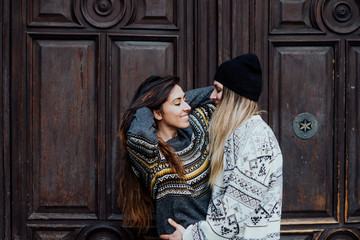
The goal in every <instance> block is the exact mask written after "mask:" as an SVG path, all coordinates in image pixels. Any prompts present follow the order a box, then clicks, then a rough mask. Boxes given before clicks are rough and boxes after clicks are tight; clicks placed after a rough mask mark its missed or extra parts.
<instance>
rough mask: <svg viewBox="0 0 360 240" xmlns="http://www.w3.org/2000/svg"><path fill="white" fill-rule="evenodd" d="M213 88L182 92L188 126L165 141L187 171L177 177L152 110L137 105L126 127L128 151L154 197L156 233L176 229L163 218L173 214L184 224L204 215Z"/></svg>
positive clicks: (164, 232) (209, 191)
mask: <svg viewBox="0 0 360 240" xmlns="http://www.w3.org/2000/svg"><path fill="white" fill-rule="evenodd" d="M212 90H213V88H212V87H207V88H201V89H195V90H191V91H189V92H186V98H187V102H188V104H189V105H190V106H191V108H192V111H191V113H190V114H189V122H190V127H188V128H186V129H179V130H178V135H177V136H176V137H174V138H172V139H170V140H169V141H167V144H169V145H170V146H172V147H173V148H174V149H175V153H176V155H177V156H178V157H179V158H180V159H181V160H182V161H183V166H184V170H185V176H184V177H183V178H180V177H179V176H178V174H176V173H175V171H174V170H173V169H171V168H170V165H169V163H168V161H167V160H166V159H165V158H164V156H163V155H162V154H161V153H160V152H159V148H158V141H157V137H156V131H155V128H154V127H153V124H154V116H153V114H152V112H151V111H150V109H148V108H141V109H138V110H137V111H136V114H135V117H134V119H133V121H132V123H131V126H130V129H129V131H128V135H127V136H128V138H127V150H128V151H129V153H130V154H129V156H130V160H131V163H132V168H133V171H134V173H135V174H136V175H137V177H138V178H140V180H141V181H142V182H143V183H144V184H145V186H146V187H147V188H148V189H149V191H150V192H151V195H152V198H153V199H154V202H155V209H156V226H157V231H158V234H171V233H173V231H174V230H175V229H174V228H173V227H172V226H171V225H170V224H169V223H168V221H167V219H168V218H172V219H174V220H175V221H176V222H177V223H179V224H181V225H183V226H184V227H187V226H188V225H190V224H193V223H195V222H198V221H200V220H203V219H205V217H206V212H207V207H208V204H209V200H210V194H211V189H210V187H209V186H208V178H209V173H210V168H209V166H210V165H209V164H210V163H209V159H208V158H207V155H208V153H207V150H206V147H207V144H208V141H209V136H208V125H209V120H210V118H211V116H212V114H213V112H214V110H215V106H214V105H213V103H212V101H210V99H209V96H210V94H211V91H212Z"/></svg>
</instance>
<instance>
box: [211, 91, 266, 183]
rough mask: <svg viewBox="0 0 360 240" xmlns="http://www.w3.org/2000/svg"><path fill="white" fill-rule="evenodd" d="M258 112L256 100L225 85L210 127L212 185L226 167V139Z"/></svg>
mask: <svg viewBox="0 0 360 240" xmlns="http://www.w3.org/2000/svg"><path fill="white" fill-rule="evenodd" d="M258 113H259V111H258V104H257V103H256V102H254V101H252V100H250V99H248V98H246V97H243V96H240V95H239V94H237V93H235V92H234V91H232V90H230V89H228V88H226V87H225V86H224V88H223V94H222V98H221V101H220V103H219V105H218V106H217V108H216V110H215V112H214V115H213V116H212V119H211V123H210V127H209V133H210V142H209V157H210V159H211V161H210V162H211V174H210V180H209V184H210V185H214V183H215V182H216V179H217V177H218V176H219V175H220V174H221V173H222V171H223V169H224V166H223V158H224V149H225V143H226V140H227V139H228V138H229V137H230V135H231V133H232V132H233V131H234V130H235V129H237V128H238V127H239V126H240V125H241V124H243V123H244V122H245V121H246V120H248V119H250V118H251V117H252V116H253V115H256V114H258Z"/></svg>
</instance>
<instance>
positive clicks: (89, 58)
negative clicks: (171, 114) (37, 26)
mask: <svg viewBox="0 0 360 240" xmlns="http://www.w3.org/2000/svg"><path fill="white" fill-rule="evenodd" d="M53 37H54V36H49V37H48V38H47V39H30V42H31V45H30V49H31V53H30V54H29V55H30V56H31V57H32V61H31V62H30V69H31V72H30V77H29V82H28V89H29V94H28V99H27V102H28V104H29V108H28V110H29V114H28V116H29V118H28V120H29V122H28V129H29V132H28V138H27V139H28V141H27V144H26V145H27V146H28V154H29V155H27V158H28V161H27V163H28V164H27V165H28V168H27V170H28V172H27V176H28V179H29V181H27V185H28V188H27V189H28V191H27V196H29V197H28V198H27V201H28V205H29V206H31V208H30V209H28V211H29V213H28V217H29V219H34V220H35V219H42V218H44V217H46V218H47V219H52V218H56V219H64V218H65V219H67V218H79V215H82V214H84V216H82V217H81V218H90V219H91V218H97V199H96V189H98V186H97V185H96V184H97V181H96V179H97V177H98V176H97V175H98V172H97V170H96V166H97V165H98V164H99V162H98V161H99V160H98V159H100V157H99V156H98V151H97V149H98V148H99V146H98V145H99V144H100V142H99V141H98V139H99V136H98V124H99V122H98V121H97V120H96V119H99V117H98V115H99V114H98V110H99V109H100V106H99V101H98V95H97V92H100V91H101V89H99V86H98V81H97V79H98V76H97V69H96V66H97V65H98V59H97V58H96V49H97V43H96V41H95V40H86V39H83V40H77V41H75V40H67V39H56V40H54V39H51V38H53ZM30 38H31V37H30ZM69 38H70V37H69ZM50 39H51V40H50Z"/></svg>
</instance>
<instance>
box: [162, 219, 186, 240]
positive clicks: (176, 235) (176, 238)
mask: <svg viewBox="0 0 360 240" xmlns="http://www.w3.org/2000/svg"><path fill="white" fill-rule="evenodd" d="M168 222H169V223H170V225H171V226H173V227H174V228H175V229H176V230H175V232H173V233H172V234H171V235H169V234H162V235H160V238H161V239H168V240H182V235H183V233H184V231H185V228H184V227H183V226H181V225H180V224H177V223H176V222H175V221H174V220H172V219H171V218H169V220H168Z"/></svg>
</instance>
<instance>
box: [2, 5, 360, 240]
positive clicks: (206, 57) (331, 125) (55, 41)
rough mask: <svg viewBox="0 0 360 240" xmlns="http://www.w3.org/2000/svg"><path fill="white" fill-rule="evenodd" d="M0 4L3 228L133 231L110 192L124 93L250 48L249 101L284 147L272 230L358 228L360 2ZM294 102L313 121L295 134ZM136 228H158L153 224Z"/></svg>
mask: <svg viewBox="0 0 360 240" xmlns="http://www.w3.org/2000/svg"><path fill="white" fill-rule="evenodd" d="M0 7H1V9H2V15H1V20H0V21H1V22H0V23H1V24H0V34H1V35H2V39H1V41H0V54H1V58H0V66H2V67H1V68H0V76H1V79H0V85H1V87H2V88H1V89H2V90H1V92H2V97H1V98H0V116H1V120H0V122H1V123H2V126H1V130H2V134H1V139H0V153H1V154H0V195H1V197H0V225H1V227H0V238H1V239H6V240H10V239H16V240H19V239H21V240H25V239H50V238H51V239H82V240H88V239H96V238H104V239H109V240H111V239H119V238H120V239H137V237H136V234H135V231H134V230H133V229H129V228H127V227H126V226H123V223H122V219H123V216H122V214H121V212H120V210H119V208H118V206H117V203H116V198H117V193H118V183H117V182H118V169H119V167H120V166H121V164H122V162H121V160H120V155H121V150H120V149H119V139H118V137H117V131H118V124H119V122H120V117H121V115H122V113H123V111H124V110H125V108H126V107H127V106H128V104H129V101H130V99H131V97H132V94H133V92H134V91H135V89H136V88H137V86H138V85H139V84H140V83H141V82H142V81H143V79H145V78H146V77H147V76H148V75H150V74H175V75H178V76H179V77H180V79H181V81H180V84H181V86H182V87H183V88H184V89H191V88H194V87H202V86H206V85H210V84H212V81H213V76H214V73H215V70H216V67H217V66H218V64H220V63H222V62H223V61H225V60H228V59H230V58H232V57H235V56H237V55H239V54H242V53H246V52H253V53H256V54H257V55H258V56H259V58H260V61H261V64H262V67H263V79H264V85H263V86H264V87H263V94H262V96H261V99H260V105H261V107H262V109H265V110H267V114H265V115H264V118H265V120H267V121H268V122H269V124H270V126H271V127H272V128H273V129H274V131H275V134H276V135H277V137H278V139H279V142H280V145H281V147H282V149H283V155H284V201H283V224H282V234H281V235H282V236H281V239H318V240H324V239H327V240H330V239H360V205H359V201H360V191H359V189H358V188H359V187H358V186H359V185H360V180H359V179H360V178H359V168H360V165H359V158H360V150H358V146H359V142H360V138H359V136H360V135H359V134H358V132H359V128H360V123H359V120H358V116H359V114H360V108H359V106H360V102H359V97H358V96H359V94H360V92H359V89H360V85H359V81H358V79H359V73H360V72H359V71H360V70H359V69H360V65H359V62H360V57H359V56H360V55H359V53H360V38H359V34H360V20H359V19H360V17H359V15H360V14H359V13H360V3H359V1H357V0H340V1H339V0H316V1H311V0H295V1H294V0H271V1H263V0H244V1H237V0H231V1H226V0H217V1H205V0H190V1H181V0H160V1H155V0H142V1H136V0H119V1H110V0H99V1H98V0H76V1H66V0H60V1H41V0H34V1H28V0H13V1H10V0H1V1H0ZM10 9H11V11H10ZM10 23H11V25H10ZM10 37H11V38H10ZM10 39H11V42H10ZM10 79H11V81H10ZM10 87H11V88H10ZM10 107H11V108H10ZM303 112H310V113H312V114H313V115H314V116H315V117H316V118H317V119H318V122H319V130H318V132H317V133H316V134H315V135H314V136H313V137H312V138H310V139H307V140H303V139H299V138H298V137H297V136H295V134H294V131H293V129H292V124H293V121H294V118H295V117H296V116H297V115H298V114H300V113H303ZM10 177H11V178H10ZM10 200H11V201H10ZM3 226H4V227H3ZM144 239H158V237H157V236H156V229H155V226H153V227H152V228H151V230H150V232H149V233H147V234H146V235H145V236H144Z"/></svg>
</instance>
